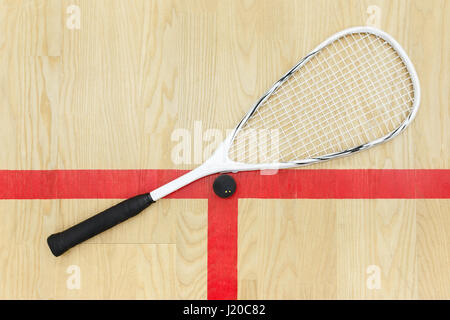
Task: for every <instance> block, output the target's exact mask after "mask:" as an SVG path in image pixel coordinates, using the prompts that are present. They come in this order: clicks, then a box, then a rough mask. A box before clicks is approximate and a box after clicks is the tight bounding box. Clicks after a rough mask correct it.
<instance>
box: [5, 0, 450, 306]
mask: <svg viewBox="0 0 450 320" xmlns="http://www.w3.org/2000/svg"><path fill="white" fill-rule="evenodd" d="M70 5H78V6H79V7H80V9H81V26H80V29H69V28H68V27H67V25H66V22H67V19H68V17H69V15H70V14H68V13H67V8H68V7H69V6H70ZM369 5H376V6H378V7H379V8H380V10H381V11H380V13H381V17H380V18H381V19H380V27H381V28H382V29H383V30H385V31H386V32H388V33H390V34H391V35H392V36H393V37H394V38H395V39H396V40H397V41H398V42H399V43H400V44H401V45H402V46H403V47H404V49H405V51H406V52H407V53H408V55H409V56H410V58H411V60H412V62H413V64H414V65H415V67H416V69H417V72H418V74H419V78H420V82H421V88H422V103H421V109H420V110H419V112H418V115H417V118H416V120H415V121H414V123H413V124H412V125H411V127H410V128H408V130H407V131H406V132H404V133H403V134H402V135H401V136H400V137H398V138H396V139H395V140H393V141H392V142H389V143H387V144H385V145H383V146H380V147H377V148H375V149H372V150H369V151H367V152H364V153H361V154H358V155H357V156H354V157H349V158H342V159H339V160H335V161H332V162H328V163H322V164H317V165H314V166H311V167H309V168H316V169H320V168H334V169H339V168H350V169H355V168H381V169H383V168H394V169H403V168H428V169H449V168H450V129H449V126H448V123H449V121H450V108H449V106H448V101H450V92H449V86H448V83H449V74H450V72H449V71H450V70H449V69H450V65H449V64H450V38H449V37H448V32H447V31H448V30H449V21H450V2H449V1H445V0H430V1H421V0H397V1H388V0H361V1H358V0H350V1H333V0H318V1H312V0H310V1H308V0H298V1H297V0H281V1H272V0H255V1H250V0H248V1H238V0H231V1H209V0H189V1H181V0H179V1H176V0H171V1H163V0H160V1H158V0H154V1H147V0H136V1H126V0H96V1H88V0H70V1H69V0H1V1H0V68H1V70H3V72H1V73H0V149H1V150H3V151H4V152H1V153H0V169H19V170H20V169H47V170H53V169H130V168H132V169H141V168H142V169H144V168H156V169H190V168H193V167H195V166H196V165H197V164H199V163H201V162H202V160H203V159H204V158H205V157H206V156H207V153H208V151H205V149H206V148H207V146H208V143H210V142H211V141H203V142H202V140H201V139H202V138H203V136H202V133H205V132H206V131H207V130H208V129H215V130H216V131H214V132H213V134H217V135H218V136H219V139H218V140H220V137H224V135H225V130H226V129H231V128H233V127H234V125H235V124H236V123H237V121H239V119H240V118H241V117H242V115H243V114H244V112H245V111H247V110H248V109H249V107H250V106H251V105H252V104H253V103H254V101H255V100H256V99H257V98H259V97H260V96H261V94H262V93H263V92H265V90H267V89H268V88H269V87H270V85H271V84H272V83H273V82H274V81H275V80H276V79H278V78H279V77H280V75H282V74H283V73H284V72H286V71H287V70H288V69H289V68H290V67H292V66H293V65H294V64H295V63H296V62H298V61H299V59H300V58H302V57H303V56H304V55H305V54H307V53H308V52H309V51H310V50H311V49H313V48H314V47H315V46H316V45H317V44H319V43H320V42H321V41H322V40H323V39H325V38H326V37H328V36H330V35H332V34H333V33H335V32H337V31H339V30H342V29H344V28H347V27H350V26H356V25H364V24H366V21H367V19H368V14H367V8H368V6H369ZM196 126H197V127H196ZM196 128H197V129H196ZM198 128H200V129H198ZM177 129H181V130H187V131H186V132H188V133H189V134H191V139H192V141H191V142H192V145H195V146H196V148H198V146H199V144H200V145H202V146H203V148H202V149H203V150H200V149H195V151H194V152H192V154H191V157H190V159H189V161H185V162H181V163H180V162H177V161H175V159H174V157H173V155H172V151H173V148H174V147H175V145H176V144H177V143H178V141H176V140H175V138H174V131H175V130H177ZM196 130H199V132H200V136H199V137H198V135H197V136H196V134H195V132H196ZM195 139H197V140H195ZM194 140H195V141H194ZM199 141H200V142H199ZM202 143H203V144H202ZM203 153H205V154H203ZM200 183H206V182H200ZM115 202H117V199H111V200H1V201H0V212H1V213H3V214H2V217H3V220H2V223H1V224H0V243H1V245H0V246H1V248H0V298H2V299H15V298H20V299H72V298H74V299H85V298H95V299H103V298H104V299H121V298H124V299H125V298H131V299H134V298H144V299H165V298H174V299H178V298H189V299H205V298H206V281H207V280H206V277H207V274H206V272H207V271H206V266H207V263H206V260H207V251H206V250H207V204H206V200H165V201H163V202H161V203H158V204H155V205H154V208H152V209H153V210H152V211H151V212H148V214H144V215H142V216H140V217H136V218H135V219H133V220H131V221H129V222H127V223H126V224H124V225H121V226H118V227H117V228H115V229H113V230H110V231H108V232H106V233H105V234H103V235H101V236H99V237H97V238H94V239H92V240H90V241H89V242H87V243H86V244H83V245H82V246H80V247H78V248H76V249H73V250H72V251H70V252H68V253H67V255H64V256H62V257H61V258H58V259H55V258H54V257H52V256H51V254H50V253H49V251H48V249H47V247H46V244H45V239H46V237H47V236H48V235H49V234H50V233H52V232H54V231H55V230H59V229H62V228H64V227H67V226H69V225H71V224H72V223H74V222H76V221H80V220H81V219H84V218H86V217H88V216H89V215H91V214H92V213H93V212H96V211H99V210H101V209H104V208H106V207H108V206H109V205H111V204H113V203H115ZM449 212H450V206H449V202H448V200H439V199H433V200H421V199H418V200H397V199H392V200H381V199H378V200H333V199H328V200H306V199H305V200H270V199H267V200H252V199H241V200H240V201H239V244H238V246H239V256H238V258H239V259H238V281H239V283H238V285H239V289H238V297H239V298H242V299H244V298H257V299H261V298H273V299H284V298H292V299H302V298H305V299H324V298H325V299H336V298H338V299H389V298H394V299H397V298H405V299H415V298H420V299H449V298H450V274H449V269H450V268H449V265H450V260H449V259H450V257H449V252H450V250H449V247H448V246H449V243H450V240H449V235H450V225H449V223H450V222H449V218H448V217H449ZM71 265H77V266H79V267H80V270H81V275H82V282H81V288H80V289H78V290H70V289H68V288H67V285H66V281H67V279H68V278H69V277H70V274H68V273H67V268H68V267H69V266H71ZM369 265H377V266H379V267H380V270H381V289H376V290H370V289H368V287H367V285H366V281H367V277H368V274H367V267H368V266H369Z"/></svg>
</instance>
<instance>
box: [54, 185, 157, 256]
mask: <svg viewBox="0 0 450 320" xmlns="http://www.w3.org/2000/svg"><path fill="white" fill-rule="evenodd" d="M153 202H154V201H153V199H152V197H151V196H150V194H148V193H146V194H141V195H139V196H135V197H133V198H130V199H128V200H125V201H122V202H120V203H118V204H116V205H115V206H114V207H111V208H109V209H106V210H105V211H103V212H100V213H99V214H96V215H95V216H93V217H90V218H89V219H86V220H84V221H83V222H80V223H79V224H76V225H74V226H73V227H70V228H69V229H67V230H65V231H62V232H59V233H55V234H52V235H51V236H50V237H48V238H47V243H48V246H49V247H50V250H51V251H52V253H53V254H54V255H55V256H56V257H58V256H60V255H61V254H63V253H64V252H66V251H67V250H69V249H70V248H72V247H73V246H76V245H77V244H79V243H81V242H83V241H85V240H87V239H89V238H92V237H93V236H95V235H97V234H99V233H101V232H103V231H105V230H107V229H109V228H111V227H114V226H115V225H116V224H119V223H121V222H123V221H125V220H127V219H129V218H131V217H134V216H135V215H137V214H138V213H139V212H141V211H142V210H144V209H145V208H147V207H148V206H149V205H151V204H152V203H153Z"/></svg>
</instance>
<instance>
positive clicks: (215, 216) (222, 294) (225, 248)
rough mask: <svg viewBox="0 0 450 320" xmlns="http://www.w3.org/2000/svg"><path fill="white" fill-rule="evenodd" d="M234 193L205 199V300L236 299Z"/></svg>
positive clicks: (235, 202)
mask: <svg viewBox="0 0 450 320" xmlns="http://www.w3.org/2000/svg"><path fill="white" fill-rule="evenodd" d="M237 219H238V198H237V196H236V194H234V195H233V196H231V197H230V198H228V199H221V198H219V197H218V196H216V195H215V194H212V195H211V197H210V199H208V299H210V300H218V299H230V300H234V299H236V298H237V231H238V230H237V228H238V221H237Z"/></svg>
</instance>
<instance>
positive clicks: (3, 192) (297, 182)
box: [0, 169, 450, 199]
mask: <svg viewBox="0 0 450 320" xmlns="http://www.w3.org/2000/svg"><path fill="white" fill-rule="evenodd" d="M185 172H186V171H185V170H0V199H86V198H94V199H102V198H103V199H104V198H117V199H119V198H120V199H121V198H127V197H130V196H133V195H136V194H139V193H144V192H148V191H149V190H152V189H154V188H156V187H158V186H161V185H162V184H164V183H166V182H169V181H170V180H172V179H174V178H176V177H178V176H180V175H181V174H183V173H185ZM209 179H213V178H209ZM236 179H238V180H239V181H241V183H240V187H239V188H238V197H239V198H274V199H276V198H280V199H289V198H304V199H330V198H334V199H358V198H359V199H374V198H377V199H386V198H402V199H415V198H437V199H438V198H450V170H448V169H442V170H439V169H437V170H433V169H404V170H372V169H369V170H368V169H358V170H314V169H313V170H311V169H303V170H280V171H279V172H278V173H277V174H275V175H262V174H261V173H260V172H259V171H254V172H241V173H239V174H238V175H236ZM245 181H248V182H249V183H245ZM210 192H211V185H210V184H207V183H193V184H191V185H188V186H186V187H185V188H183V189H181V190H178V191H177V192H174V193H173V194H171V195H170V196H169V198H178V199H181V198H186V199H192V198H196V199H201V198H202V199H207V198H208V197H209V194H210Z"/></svg>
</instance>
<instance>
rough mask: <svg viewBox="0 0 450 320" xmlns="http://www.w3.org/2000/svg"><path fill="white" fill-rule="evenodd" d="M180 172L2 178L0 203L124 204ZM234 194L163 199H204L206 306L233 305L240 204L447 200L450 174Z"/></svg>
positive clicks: (332, 176) (303, 175) (396, 175)
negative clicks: (240, 201)
mask: <svg viewBox="0 0 450 320" xmlns="http://www.w3.org/2000/svg"><path fill="white" fill-rule="evenodd" d="M184 172H185V171H182V170H50V171H49V170H0V199H85V198H99V199H100V198H128V197H131V196H133V195H136V194H140V193H144V192H148V191H149V190H152V189H154V188H156V187H158V186H160V185H162V184H164V183H166V182H169V181H170V180H172V179H174V178H176V177H178V176H180V175H181V174H183V173H184ZM235 177H236V180H237V184H238V188H237V192H236V194H235V195H233V196H232V197H231V198H230V199H226V200H223V199H220V198H219V197H217V196H215V195H214V194H213V193H212V191H211V189H212V181H213V179H214V176H212V177H209V178H206V179H207V180H204V182H203V183H193V184H191V185H189V186H186V187H185V188H183V189H181V190H178V191H176V192H174V193H173V194H171V195H170V196H169V198H186V199H192V198H197V199H201V198H203V199H208V299H236V298H237V245H238V244H237V224H238V209H237V206H238V199H239V198H275V199H276V198H279V199H289V198H292V199H297V198H304V199H389V198H399V199H420V198H421V199H426V198H428V199H432V198H435V199H444V198H446V199H448V198H450V170H446V169H442V170H433V169H405V170H366V169H361V170H314V169H303V170H281V171H279V172H278V173H277V174H275V175H264V174H261V173H260V172H242V173H239V174H238V175H236V176H235Z"/></svg>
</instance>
